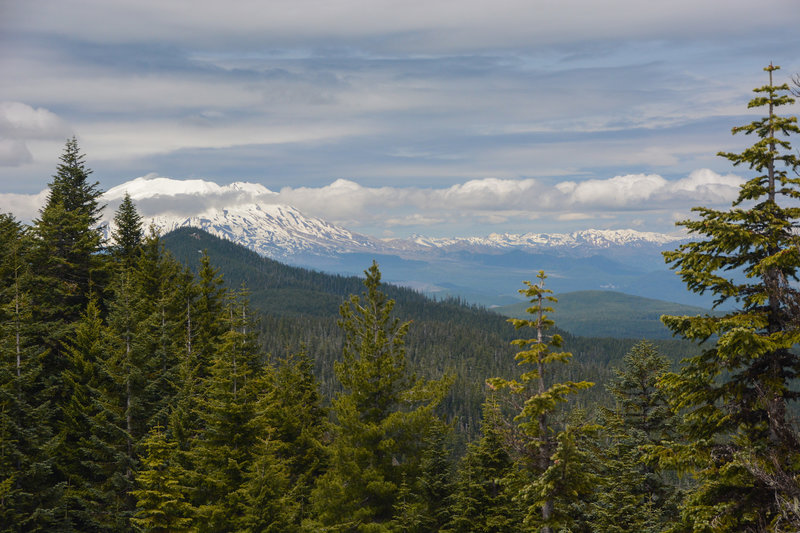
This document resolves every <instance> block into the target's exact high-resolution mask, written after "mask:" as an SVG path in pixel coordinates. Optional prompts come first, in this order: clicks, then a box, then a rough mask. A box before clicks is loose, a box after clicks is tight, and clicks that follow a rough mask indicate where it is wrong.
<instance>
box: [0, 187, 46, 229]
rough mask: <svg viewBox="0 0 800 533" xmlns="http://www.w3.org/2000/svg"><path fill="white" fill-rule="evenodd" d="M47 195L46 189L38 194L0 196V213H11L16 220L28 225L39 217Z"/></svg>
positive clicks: (7, 194)
mask: <svg viewBox="0 0 800 533" xmlns="http://www.w3.org/2000/svg"><path fill="white" fill-rule="evenodd" d="M49 193H50V191H49V190H47V189H46V190H44V191H41V192H40V193H38V194H13V193H6V194H0V213H11V214H12V215H14V216H15V217H16V218H17V219H18V220H21V221H23V222H27V223H30V222H32V221H33V220H34V219H35V218H36V217H37V216H38V215H39V210H40V209H41V208H42V207H43V206H44V203H45V201H46V200H47V195H48V194H49Z"/></svg>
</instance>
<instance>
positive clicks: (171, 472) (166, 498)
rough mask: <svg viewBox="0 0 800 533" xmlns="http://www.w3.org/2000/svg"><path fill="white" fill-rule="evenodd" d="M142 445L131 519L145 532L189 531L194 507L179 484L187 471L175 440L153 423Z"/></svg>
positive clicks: (133, 493) (186, 490) (133, 492)
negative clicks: (179, 455)
mask: <svg viewBox="0 0 800 533" xmlns="http://www.w3.org/2000/svg"><path fill="white" fill-rule="evenodd" d="M142 448H143V449H144V454H143V456H142V467H141V468H140V469H139V471H138V472H137V473H136V484H137V486H138V488H137V489H136V490H134V491H132V493H131V494H132V495H133V496H134V497H135V498H136V502H137V503H136V508H137V511H136V516H134V517H133V519H132V520H133V523H134V524H136V526H137V527H138V528H140V529H141V530H142V531H146V532H148V533H149V532H153V533H156V532H158V533H162V532H163V533H168V532H173V531H174V532H180V531H192V527H191V524H192V518H193V516H194V512H195V510H194V508H193V507H192V506H191V504H190V503H189V502H188V498H187V492H188V489H187V488H186V487H184V486H182V485H181V480H183V479H186V477H187V474H186V472H185V471H184V470H183V468H182V467H181V464H180V461H178V460H177V455H178V444H177V443H176V442H174V441H170V440H169V439H168V438H167V436H166V434H165V433H164V428H163V427H161V426H155V427H154V428H153V429H152V430H150V433H149V434H148V436H147V437H146V438H145V439H144V441H143V443H142Z"/></svg>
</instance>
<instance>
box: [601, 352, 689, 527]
mask: <svg viewBox="0 0 800 533" xmlns="http://www.w3.org/2000/svg"><path fill="white" fill-rule="evenodd" d="M669 366H670V363H669V360H667V358H666V357H664V356H663V355H661V354H660V353H659V352H658V351H657V350H656V348H655V347H654V346H653V345H652V344H651V343H649V342H647V341H642V342H639V343H638V344H636V345H635V346H634V347H633V348H631V350H630V351H629V352H628V353H627V354H626V355H625V358H624V360H623V366H622V368H619V369H617V370H616V371H615V377H614V379H612V380H611V381H610V382H609V383H608V384H607V385H606V388H607V389H608V391H609V392H610V393H611V395H612V396H613V398H614V400H615V404H616V406H615V408H614V409H603V410H602V415H601V419H602V422H603V431H602V434H601V435H602V437H603V438H604V439H605V442H604V443H603V444H604V445H603V446H602V449H600V450H598V456H599V463H600V468H599V470H600V473H601V478H600V482H599V483H598V486H597V490H596V496H597V498H596V500H595V501H593V502H592V512H591V514H592V516H593V525H594V526H595V528H596V529H597V530H598V531H608V532H610V531H620V532H631V533H633V532H637V531H641V532H655V531H663V530H665V528H666V527H667V525H668V524H669V523H670V521H671V520H672V518H673V517H674V516H676V515H677V514H678V504H679V502H680V498H681V496H682V494H681V491H680V490H679V488H678V484H677V479H676V475H675V472H670V471H666V472H665V471H661V470H659V469H658V468H655V466H654V465H653V464H651V461H650V455H649V450H652V449H653V448H654V447H658V446H661V445H663V444H664V443H665V442H674V441H676V439H677V425H676V424H677V420H676V417H675V416H674V415H673V413H672V412H671V410H670V409H669V404H668V401H667V395H666V393H665V392H664V391H663V390H662V389H661V388H660V387H659V385H658V381H659V379H660V378H661V377H662V376H664V375H665V374H666V373H667V371H668V369H669Z"/></svg>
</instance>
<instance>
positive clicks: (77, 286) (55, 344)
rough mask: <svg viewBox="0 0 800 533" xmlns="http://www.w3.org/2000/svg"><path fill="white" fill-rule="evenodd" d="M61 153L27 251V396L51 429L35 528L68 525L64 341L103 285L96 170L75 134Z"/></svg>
mask: <svg viewBox="0 0 800 533" xmlns="http://www.w3.org/2000/svg"><path fill="white" fill-rule="evenodd" d="M60 160H61V163H60V164H59V166H58V169H57V171H56V174H55V175H54V176H53V180H52V182H51V183H50V193H49V195H48V197H47V201H46V203H45V206H44V207H43V208H42V210H41V211H40V216H39V218H38V219H37V220H36V221H34V225H33V228H32V231H31V236H32V239H31V244H30V249H29V252H28V254H26V255H28V261H29V264H30V265H31V269H30V275H31V277H30V284H29V285H28V290H27V291H26V296H27V297H28V298H29V301H30V321H29V324H30V335H29V340H30V345H31V346H35V347H36V349H37V351H39V353H37V356H38V358H39V364H40V368H39V370H38V371H37V373H36V378H35V382H34V383H32V385H31V388H30V393H29V394H30V395H29V397H30V398H35V402H36V404H35V405H34V408H35V409H37V410H42V411H46V415H44V416H45V420H42V422H41V423H42V426H44V427H45V428H48V429H47V430H46V431H48V432H50V433H51V434H52V435H53V436H54V440H52V441H51V442H48V443H47V444H45V445H44V446H42V447H41V448H40V450H41V454H42V456H41V457H42V458H41V463H40V464H41V466H42V468H41V469H40V470H39V472H38V476H39V478H40V481H39V487H40V488H43V487H46V488H43V489H42V490H41V494H39V495H37V496H36V500H37V502H36V504H35V505H36V507H37V508H36V510H35V511H34V513H33V516H34V517H35V521H36V525H33V524H32V525H31V528H30V529H31V530H34V529H36V528H37V527H41V528H42V529H45V530H46V529H53V528H58V527H70V526H69V524H70V523H71V513H72V509H71V508H70V502H69V501H67V500H65V499H64V497H65V496H66V495H67V491H66V490H65V489H66V488H68V487H69V483H70V480H69V476H70V475H71V474H70V472H71V471H73V470H74V469H75V467H76V465H74V464H71V463H70V461H72V460H73V458H72V457H71V456H70V454H69V453H62V452H63V451H65V450H66V449H65V448H64V447H63V445H62V443H61V440H60V438H59V439H56V438H55V435H56V433H57V432H58V431H59V428H61V426H62V422H63V420H64V418H63V417H64V413H65V411H66V410H68V409H69V403H70V400H71V399H70V394H71V392H70V387H69V385H68V384H67V383H66V379H65V373H66V372H67V371H68V370H69V365H70V357H69V355H68V353H67V347H68V346H69V341H70V340H71V339H73V338H74V337H75V335H74V334H75V328H76V326H77V324H78V323H79V322H80V321H81V315H82V314H83V313H84V312H85V311H86V309H87V306H88V303H89V300H90V297H91V294H92V293H93V292H94V293H97V294H100V293H101V291H102V289H103V287H104V285H105V277H106V274H105V263H106V259H105V257H104V256H103V255H102V254H101V253H100V252H101V249H102V248H101V244H102V243H101V233H100V230H99V229H98V228H97V227H96V226H97V222H98V221H99V217H100V213H101V210H102V207H101V206H99V204H98V200H99V197H100V191H99V190H98V189H97V182H94V183H91V182H89V179H88V178H89V175H90V174H91V170H89V169H88V168H86V165H85V162H84V156H83V155H82V154H80V151H79V148H78V143H77V141H76V140H75V139H74V138H73V139H71V140H68V141H67V143H66V146H65V149H64V153H63V154H62V155H61V158H60ZM56 524H59V525H56Z"/></svg>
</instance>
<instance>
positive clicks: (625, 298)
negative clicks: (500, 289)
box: [495, 291, 709, 339]
mask: <svg viewBox="0 0 800 533" xmlns="http://www.w3.org/2000/svg"><path fill="white" fill-rule="evenodd" d="M557 297H558V303H556V304H554V305H553V308H554V312H553V313H551V317H552V318H553V319H554V320H555V321H556V323H557V324H558V325H559V326H560V327H561V328H563V329H565V330H567V331H569V332H570V333H572V334H574V335H580V336H585V337H598V336H609V337H620V338H647V339H671V338H672V332H671V331H670V330H668V329H667V328H666V326H664V324H662V323H661V315H691V316H695V315H702V314H707V313H709V310H708V309H704V308H702V307H696V306H689V305H681V304H676V303H671V302H665V301H662V300H654V299H651V298H642V297H639V296H631V295H629V294H623V293H620V292H614V291H576V292H568V293H564V294H559V295H557ZM527 307H528V305H527V304H525V303H519V304H513V305H509V306H505V307H500V308H496V309H495V311H497V312H498V313H501V314H502V315H504V316H509V317H522V316H524V315H525V309H526V308H527Z"/></svg>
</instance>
